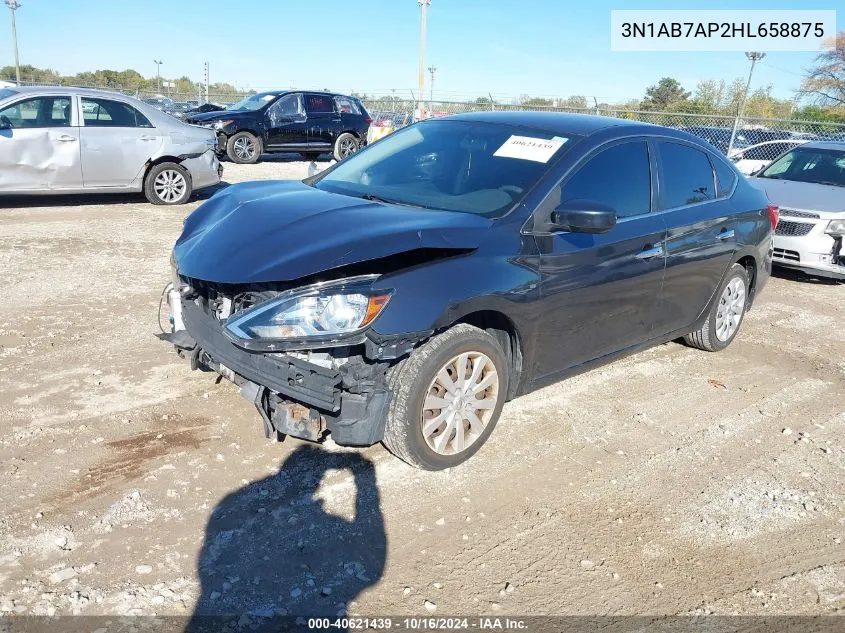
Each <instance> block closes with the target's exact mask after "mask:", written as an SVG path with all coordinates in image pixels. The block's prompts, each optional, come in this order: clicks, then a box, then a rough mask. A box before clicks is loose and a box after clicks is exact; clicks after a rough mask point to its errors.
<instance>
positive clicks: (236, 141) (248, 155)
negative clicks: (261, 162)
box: [226, 132, 264, 165]
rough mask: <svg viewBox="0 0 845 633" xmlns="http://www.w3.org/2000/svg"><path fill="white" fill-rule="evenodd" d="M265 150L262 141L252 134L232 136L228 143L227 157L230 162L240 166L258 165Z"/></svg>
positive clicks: (240, 133) (242, 133)
mask: <svg viewBox="0 0 845 633" xmlns="http://www.w3.org/2000/svg"><path fill="white" fill-rule="evenodd" d="M263 150H264V148H263V145H262V143H261V139H260V138H258V137H257V136H255V135H254V134H252V133H251V132H238V133H237V134H232V136H230V137H229V140H228V141H226V156H228V157H229V160H230V161H232V162H233V163H238V164H239V165H252V164H253V163H257V162H258V159H259V158H261V152H262V151H263Z"/></svg>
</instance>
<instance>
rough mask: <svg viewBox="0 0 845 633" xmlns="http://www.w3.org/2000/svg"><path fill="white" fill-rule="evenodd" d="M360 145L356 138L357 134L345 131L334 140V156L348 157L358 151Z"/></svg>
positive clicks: (339, 158)
mask: <svg viewBox="0 0 845 633" xmlns="http://www.w3.org/2000/svg"><path fill="white" fill-rule="evenodd" d="M359 147H360V143H359V142H358V139H357V138H355V135H354V134H350V133H349V132H344V133H343V134H341V135H340V136H338V137H337V140H336V141H335V142H334V152H333V154H334V158H335V160H343V159H344V158H348V157H349V156H352V154H354V153H355V152H357V151H358V148H359Z"/></svg>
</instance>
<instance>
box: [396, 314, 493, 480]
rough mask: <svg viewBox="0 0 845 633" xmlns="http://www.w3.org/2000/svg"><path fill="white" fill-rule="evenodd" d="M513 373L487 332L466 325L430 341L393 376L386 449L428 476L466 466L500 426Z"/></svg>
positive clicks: (447, 331)
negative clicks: (445, 469)
mask: <svg viewBox="0 0 845 633" xmlns="http://www.w3.org/2000/svg"><path fill="white" fill-rule="evenodd" d="M461 359H464V360H461ZM461 368H462V370H463V372H464V375H463V379H461V376H460V374H459V371H461ZM508 373H509V372H508V362H507V358H506V356H505V353H504V352H503V351H502V348H501V346H500V345H499V343H498V342H497V341H496V339H495V338H494V337H493V336H491V335H490V334H488V333H487V332H485V331H484V330H480V329H478V328H476V327H473V326H471V325H467V324H465V323H460V324H458V325H456V326H454V327H452V328H451V329H449V330H446V331H445V332H443V333H442V334H439V335H437V336H435V337H434V338H432V339H430V340H429V341H427V342H426V343H425V344H423V345H422V346H420V347H419V348H417V349H416V350H414V351H413V352H412V353H411V355H410V356H409V357H408V358H406V359H404V360H402V361H400V362H399V364H397V365H395V366H394V367H392V368H391V370H390V372H389V373H388V383H389V385H390V389H391V391H392V393H393V396H392V399H391V401H390V407H389V410H388V414H387V423H386V425H385V431H384V440H383V442H384V445H385V447H387V449H388V450H389V451H390V452H391V453H393V454H394V455H396V456H397V457H399V458H400V459H402V460H403V461H405V462H407V463H408V464H410V465H411V466H415V467H416V468H421V469H424V470H442V469H444V468H451V467H452V466H457V465H458V464H460V463H462V462H464V461H466V460H467V459H469V458H470V457H472V456H473V455H474V454H475V453H476V452H477V451H478V450H479V449H480V448H481V446H482V445H483V444H484V442H486V441H487V438H488V437H489V436H490V434H491V433H492V432H493V429H494V427H495V426H496V422H498V420H499V416H500V414H501V412H502V407H503V406H504V404H505V398H506V395H507V393H508V380H509V375H508ZM448 385H451V388H450V387H449V386H448ZM474 387H477V390H476V389H474ZM473 418H474V419H473ZM437 419H439V420H440V423H437V421H436V420H437ZM461 447H462V448H461ZM459 449H460V450H459Z"/></svg>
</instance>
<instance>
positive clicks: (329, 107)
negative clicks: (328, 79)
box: [305, 94, 335, 114]
mask: <svg viewBox="0 0 845 633" xmlns="http://www.w3.org/2000/svg"><path fill="white" fill-rule="evenodd" d="M305 111H306V112H307V113H308V114H327V113H333V112H334V111H335V109H334V100H333V99H332V98H331V97H330V96H329V95H315V94H308V95H305Z"/></svg>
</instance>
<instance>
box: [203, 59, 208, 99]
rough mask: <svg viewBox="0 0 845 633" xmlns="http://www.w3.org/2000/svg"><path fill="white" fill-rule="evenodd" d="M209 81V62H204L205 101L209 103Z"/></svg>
mask: <svg viewBox="0 0 845 633" xmlns="http://www.w3.org/2000/svg"><path fill="white" fill-rule="evenodd" d="M208 82H209V74H208V62H204V63H203V84H204V85H205V103H208Z"/></svg>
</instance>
